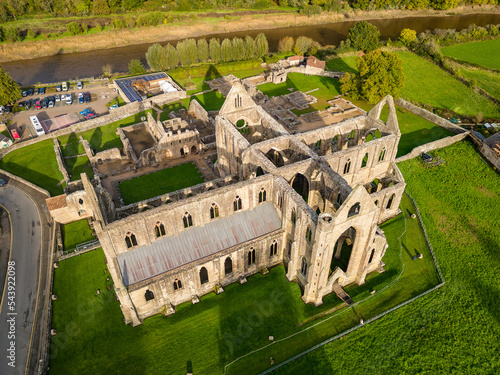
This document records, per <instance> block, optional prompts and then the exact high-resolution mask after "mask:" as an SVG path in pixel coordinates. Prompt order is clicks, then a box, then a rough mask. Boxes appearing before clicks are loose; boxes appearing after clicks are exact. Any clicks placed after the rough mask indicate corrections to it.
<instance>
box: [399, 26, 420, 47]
mask: <svg viewBox="0 0 500 375" xmlns="http://www.w3.org/2000/svg"><path fill="white" fill-rule="evenodd" d="M416 39H417V32H416V31H415V30H412V29H403V30H401V34H399V41H400V42H401V43H403V44H404V45H405V46H407V47H408V46H409V45H410V44H411V43H413V42H414V41H415V40H416Z"/></svg>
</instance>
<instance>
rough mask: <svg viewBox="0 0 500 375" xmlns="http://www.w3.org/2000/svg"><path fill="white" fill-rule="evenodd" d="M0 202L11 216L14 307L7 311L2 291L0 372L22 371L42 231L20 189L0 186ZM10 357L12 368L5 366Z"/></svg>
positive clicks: (31, 313) (31, 206) (32, 312)
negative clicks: (12, 336)
mask: <svg viewBox="0 0 500 375" xmlns="http://www.w3.org/2000/svg"><path fill="white" fill-rule="evenodd" d="M0 204H2V205H3V206H4V207H5V208H7V210H9V212H10V215H11V222H12V230H13V240H12V255H11V261H14V262H15V300H14V301H15V310H14V311H11V310H10V306H9V304H8V303H9V302H10V301H11V300H10V299H9V298H8V296H9V295H8V290H6V296H5V298H4V299H3V303H2V306H1V311H0V374H2V375H11V374H24V373H25V369H26V361H27V359H28V347H29V345H30V340H31V332H32V326H33V318H34V314H35V305H36V298H37V290H38V279H39V267H40V265H39V262H40V249H41V243H42V238H41V236H42V230H41V225H40V217H39V214H38V211H37V208H36V206H35V204H34V203H33V201H32V200H31V199H30V198H29V197H28V196H27V195H26V194H25V193H24V192H22V191H21V190H19V189H17V188H15V187H13V186H11V185H10V184H9V185H7V186H5V187H2V188H0ZM7 288H8V285H7ZM9 314H12V315H9ZM9 319H10V322H9ZM11 322H14V324H12V323H11ZM13 328H14V329H15V339H12V340H11V339H9V337H8V335H9V333H11V332H12V329H13ZM11 341H13V342H15V351H14V352H15V358H8V355H9V353H10V352H9V351H10V348H9V347H10V343H11ZM12 359H14V367H12V366H11V365H9V363H11V364H12V363H13V361H12Z"/></svg>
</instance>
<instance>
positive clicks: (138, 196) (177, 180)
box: [119, 163, 203, 205]
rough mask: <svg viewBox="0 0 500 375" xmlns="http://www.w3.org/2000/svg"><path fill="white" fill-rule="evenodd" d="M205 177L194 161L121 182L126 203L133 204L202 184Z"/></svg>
mask: <svg viewBox="0 0 500 375" xmlns="http://www.w3.org/2000/svg"><path fill="white" fill-rule="evenodd" d="M202 182H203V177H202V176H201V173H200V171H199V170H198V168H197V167H196V165H195V164H194V163H185V164H181V165H177V166H175V167H172V168H167V169H163V170H161V171H158V172H154V173H150V174H146V175H143V176H140V177H135V178H132V179H130V180H126V181H123V182H121V183H120V185H119V187H120V192H121V194H122V197H123V201H124V203H125V204H126V205H127V204H131V203H135V202H140V201H142V200H145V199H149V198H153V197H156V196H158V195H162V194H166V193H170V192H172V191H176V190H180V189H184V188H187V187H190V186H193V185H197V184H201V183H202Z"/></svg>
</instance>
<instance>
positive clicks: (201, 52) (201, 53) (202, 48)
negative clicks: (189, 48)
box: [197, 39, 208, 62]
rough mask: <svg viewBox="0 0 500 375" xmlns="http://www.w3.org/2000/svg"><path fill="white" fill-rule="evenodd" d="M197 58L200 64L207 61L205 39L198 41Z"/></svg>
mask: <svg viewBox="0 0 500 375" xmlns="http://www.w3.org/2000/svg"><path fill="white" fill-rule="evenodd" d="M197 47H198V58H199V59H200V61H201V62H205V61H208V43H207V40H206V39H199V40H198V43H197Z"/></svg>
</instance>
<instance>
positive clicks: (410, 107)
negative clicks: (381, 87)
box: [395, 98, 467, 134]
mask: <svg viewBox="0 0 500 375" xmlns="http://www.w3.org/2000/svg"><path fill="white" fill-rule="evenodd" d="M395 102H396V104H397V105H398V106H400V107H402V108H404V109H406V110H407V111H410V112H411V113H413V114H415V115H417V116H420V117H422V118H424V119H426V120H427V121H430V122H432V123H433V124H436V125H438V126H441V127H442V128H444V129H446V130H449V131H450V132H452V133H455V134H461V133H464V132H466V131H467V130H465V129H464V128H462V127H460V126H458V125H455V124H453V123H452V122H450V121H448V120H445V119H444V118H442V117H439V116H438V115H435V114H434V113H432V112H430V111H428V110H426V109H423V108H420V107H418V106H416V105H414V104H411V103H410V102H407V101H406V100H404V99H402V98H399V99H397V100H396V101H395Z"/></svg>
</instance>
